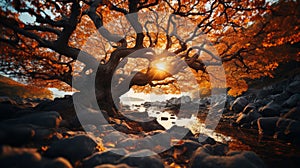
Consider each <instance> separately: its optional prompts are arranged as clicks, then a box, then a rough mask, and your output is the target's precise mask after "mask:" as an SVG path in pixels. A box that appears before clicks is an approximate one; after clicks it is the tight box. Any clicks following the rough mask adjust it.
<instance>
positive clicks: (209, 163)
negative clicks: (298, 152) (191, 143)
mask: <svg viewBox="0 0 300 168" xmlns="http://www.w3.org/2000/svg"><path fill="white" fill-rule="evenodd" d="M190 167H191V168H198V167H209V168H227V167H228V168H229V167H230V168H240V167H245V168H264V167H266V166H265V164H264V162H263V161H262V160H261V159H260V158H259V157H258V156H257V155H256V154H255V153H254V152H250V151H243V152H230V153H228V154H227V155H226V156H217V155H214V154H212V152H211V151H209V150H208V149H207V148H206V147H200V148H198V149H197V150H196V151H195V152H194V154H193V157H192V158H191V162H190Z"/></svg>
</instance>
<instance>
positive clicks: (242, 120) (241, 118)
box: [235, 113, 250, 125]
mask: <svg viewBox="0 0 300 168" xmlns="http://www.w3.org/2000/svg"><path fill="white" fill-rule="evenodd" d="M235 122H236V123H237V124H239V125H242V124H244V123H247V122H250V118H249V116H248V115H247V114H244V113H240V114H239V117H238V118H237V119H236V121H235Z"/></svg>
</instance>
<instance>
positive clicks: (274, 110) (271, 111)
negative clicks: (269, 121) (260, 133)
mask: <svg viewBox="0 0 300 168" xmlns="http://www.w3.org/2000/svg"><path fill="white" fill-rule="evenodd" d="M280 110H281V106H280V105H279V104H277V103H275V102H274V101H271V102H270V103H268V104H267V105H265V106H264V107H262V108H260V109H259V112H260V114H261V115H262V116H263V117H274V116H279V115H280Z"/></svg>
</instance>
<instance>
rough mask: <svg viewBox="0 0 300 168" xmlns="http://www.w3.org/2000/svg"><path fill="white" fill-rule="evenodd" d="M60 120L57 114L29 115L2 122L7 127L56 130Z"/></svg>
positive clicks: (51, 112)
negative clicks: (24, 125) (34, 126)
mask: <svg viewBox="0 0 300 168" xmlns="http://www.w3.org/2000/svg"><path fill="white" fill-rule="evenodd" d="M61 120H62V118H61V116H60V115H59V113H58V112H55V111H50V112H41V113H31V114H27V115H24V116H22V117H18V118H14V119H8V120H5V121H2V123H4V124H7V125H18V124H32V125H37V126H40V127H45V128H57V127H58V126H59V124H60V122H61Z"/></svg>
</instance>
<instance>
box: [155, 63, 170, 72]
mask: <svg viewBox="0 0 300 168" xmlns="http://www.w3.org/2000/svg"><path fill="white" fill-rule="evenodd" d="M154 66H155V68H157V69H158V70H161V71H165V70H167V65H166V63H164V62H158V63H156V64H154Z"/></svg>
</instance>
